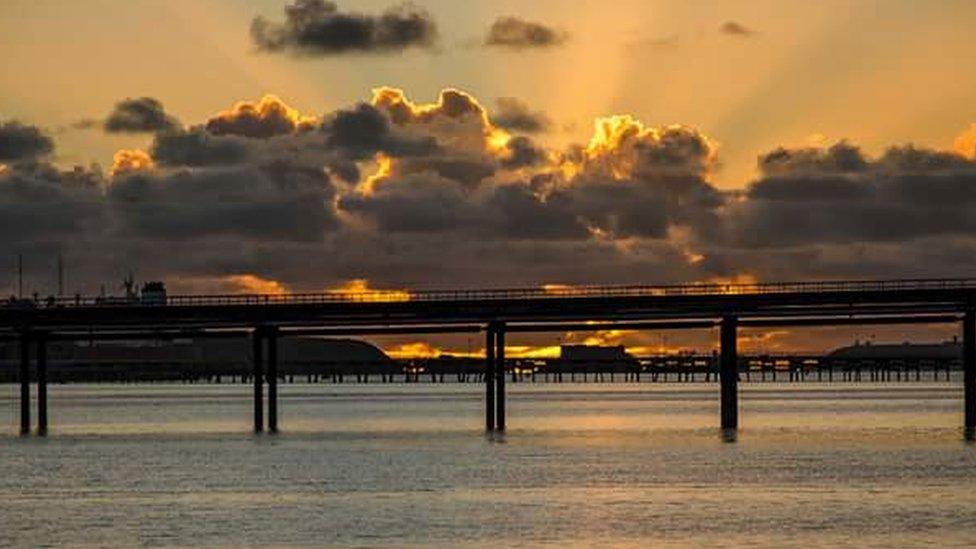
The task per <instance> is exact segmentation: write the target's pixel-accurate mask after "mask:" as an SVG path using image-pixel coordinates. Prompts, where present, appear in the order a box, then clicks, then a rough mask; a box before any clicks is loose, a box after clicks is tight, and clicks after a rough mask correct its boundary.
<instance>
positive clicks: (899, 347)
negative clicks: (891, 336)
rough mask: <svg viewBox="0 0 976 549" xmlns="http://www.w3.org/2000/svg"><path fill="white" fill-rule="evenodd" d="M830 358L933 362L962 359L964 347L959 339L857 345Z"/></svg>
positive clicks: (830, 354)
mask: <svg viewBox="0 0 976 549" xmlns="http://www.w3.org/2000/svg"><path fill="white" fill-rule="evenodd" d="M827 356H828V357H829V358H834V359H841V360H878V361H884V360H933V361H951V360H959V359H962V345H961V344H960V343H959V341H958V340H957V339H953V340H952V341H944V342H942V343H908V342H905V343H902V344H897V343H896V344H880V345H876V344H873V343H855V344H854V345H850V346H847V347H841V348H839V349H835V350H833V351H831V352H830V353H828V355H827Z"/></svg>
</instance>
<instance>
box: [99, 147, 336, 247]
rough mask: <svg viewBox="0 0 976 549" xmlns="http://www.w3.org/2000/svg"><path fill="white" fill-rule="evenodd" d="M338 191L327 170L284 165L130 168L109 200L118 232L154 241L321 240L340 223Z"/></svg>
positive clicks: (115, 182) (115, 184) (114, 185)
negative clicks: (335, 203)
mask: <svg viewBox="0 0 976 549" xmlns="http://www.w3.org/2000/svg"><path fill="white" fill-rule="evenodd" d="M334 193H335V190H334V188H333V187H332V185H331V184H330V182H329V180H328V176H326V175H325V174H324V173H323V172H322V171H321V170H318V171H314V170H307V169H303V168H301V167H298V166H291V165H286V164H284V163H278V164H275V165H268V166H252V165H244V166H230V167H216V168H203V169H195V170H182V169H181V170H176V171H173V172H166V171H155V172H151V171H138V172H133V173H128V174H125V175H124V176H122V177H117V178H115V179H114V180H113V182H112V185H111V186H110V187H109V188H108V193H107V201H108V203H109V206H110V207H111V209H112V211H113V213H114V215H115V216H116V222H117V223H118V227H119V230H121V231H122V232H123V233H124V234H126V235H129V236H138V237H140V238H144V239H148V240H168V241H176V242H179V241H184V240H190V239H205V238H212V237H216V238H219V237H237V238H242V239H245V240H246V241H249V242H276V241H291V242H317V241H321V240H322V239H323V238H324V235H325V233H326V232H327V231H329V230H331V229H333V228H335V226H336V223H337V221H336V219H335V212H334V209H333V208H332V204H333V198H334Z"/></svg>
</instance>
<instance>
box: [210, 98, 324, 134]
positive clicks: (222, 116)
mask: <svg viewBox="0 0 976 549" xmlns="http://www.w3.org/2000/svg"><path fill="white" fill-rule="evenodd" d="M315 123H316V119H315V117H314V116H303V115H302V114H301V113H299V112H298V111H297V110H295V109H293V108H291V107H289V106H288V105H286V104H285V103H284V101H282V100H281V99H279V98H278V97H277V96H274V95H265V96H264V97H262V98H261V100H260V101H258V102H257V103H254V102H250V101H240V102H238V103H236V104H235V105H234V106H233V107H231V108H230V109H229V110H226V111H221V112H219V113H217V114H216V115H215V116H213V117H212V118H210V119H209V120H207V123H206V125H205V128H206V130H207V132H209V133H212V134H214V135H239V136H241V137H252V138H256V139H267V138H269V137H274V136H276V135H284V134H289V133H294V132H295V131H299V130H308V129H311V128H313V127H314V126H315Z"/></svg>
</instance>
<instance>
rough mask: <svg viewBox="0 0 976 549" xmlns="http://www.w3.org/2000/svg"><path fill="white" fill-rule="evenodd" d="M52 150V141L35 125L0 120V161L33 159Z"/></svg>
mask: <svg viewBox="0 0 976 549" xmlns="http://www.w3.org/2000/svg"><path fill="white" fill-rule="evenodd" d="M53 151H54V141H53V140H52V139H51V138H50V137H48V136H47V135H45V134H44V132H42V131H41V130H40V129H39V128H37V127H36V126H28V125H25V124H21V123H20V122H17V121H16V120H13V121H8V122H0V162H19V161H24V160H34V159H36V158H39V157H43V156H47V155H49V154H51V153H52V152H53Z"/></svg>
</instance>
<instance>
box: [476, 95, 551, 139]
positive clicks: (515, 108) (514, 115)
mask: <svg viewBox="0 0 976 549" xmlns="http://www.w3.org/2000/svg"><path fill="white" fill-rule="evenodd" d="M495 104H496V109H495V111H494V112H493V113H492V114H491V121H492V122H493V123H494V124H495V125H496V126H498V127H500V128H505V129H506V130H509V131H514V132H522V133H540V132H544V131H547V130H549V128H550V127H552V121H551V120H549V117H548V116H546V113H544V112H541V111H532V110H530V109H529V107H528V105H526V104H525V103H523V102H522V101H519V100H518V99H516V98H514V97H500V98H498V100H497V101H496V103H495Z"/></svg>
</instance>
